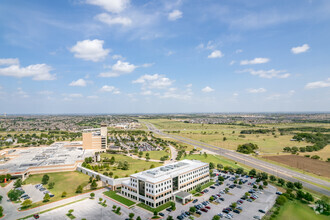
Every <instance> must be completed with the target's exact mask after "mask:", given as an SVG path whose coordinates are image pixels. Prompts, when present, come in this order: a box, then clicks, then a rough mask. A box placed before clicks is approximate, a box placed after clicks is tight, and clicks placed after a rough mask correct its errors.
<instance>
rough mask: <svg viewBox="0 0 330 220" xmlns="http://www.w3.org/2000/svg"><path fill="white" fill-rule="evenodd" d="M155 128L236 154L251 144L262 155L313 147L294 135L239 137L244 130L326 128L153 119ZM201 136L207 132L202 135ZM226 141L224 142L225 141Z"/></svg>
mask: <svg viewBox="0 0 330 220" xmlns="http://www.w3.org/2000/svg"><path fill="white" fill-rule="evenodd" d="M146 121H148V122H150V123H152V124H154V125H155V126H156V127H157V128H160V129H163V130H164V131H169V132H171V131H180V133H179V134H178V133H175V135H180V136H183V137H187V138H191V139H194V140H198V141H201V142H204V143H208V144H212V145H215V146H218V147H222V148H226V149H231V150H236V148H237V146H238V145H239V144H244V143H248V142H252V143H255V144H257V145H258V146H259V151H260V152H261V153H266V154H268V153H278V152H281V151H282V149H283V148H284V147H293V146H296V147H302V146H307V145H310V144H309V143H307V142H296V141H290V140H291V139H292V137H293V135H292V134H285V135H280V134H279V132H278V131H276V132H275V135H272V134H271V133H268V134H244V136H245V137H242V136H240V132H241V130H248V129H260V128H266V129H272V128H273V127H274V128H285V127H310V126H313V127H326V126H327V125H324V124H308V123H306V124H297V123H291V124H263V125H257V126H256V127H247V126H240V125H223V124H204V125H202V124H192V123H184V122H181V121H176V120H169V119H152V120H146ZM202 132H206V133H204V134H202ZM224 137H226V138H227V140H226V141H224V140H223V138H224ZM329 154H330V153H329Z"/></svg>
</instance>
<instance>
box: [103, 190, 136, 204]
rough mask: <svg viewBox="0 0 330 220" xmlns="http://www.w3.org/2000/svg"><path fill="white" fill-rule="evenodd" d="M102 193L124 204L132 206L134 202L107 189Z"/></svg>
mask: <svg viewBox="0 0 330 220" xmlns="http://www.w3.org/2000/svg"><path fill="white" fill-rule="evenodd" d="M103 194H104V195H106V196H108V197H110V198H112V199H114V200H116V201H118V202H120V203H122V204H124V205H126V206H132V205H134V204H135V202H133V201H131V200H129V199H126V198H125V197H122V196H121V195H118V194H117V193H116V192H115V191H107V192H104V193H103Z"/></svg>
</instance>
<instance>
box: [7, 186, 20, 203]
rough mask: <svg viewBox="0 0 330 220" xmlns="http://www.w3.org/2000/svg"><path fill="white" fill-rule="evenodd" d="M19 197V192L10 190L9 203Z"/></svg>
mask: <svg viewBox="0 0 330 220" xmlns="http://www.w3.org/2000/svg"><path fill="white" fill-rule="evenodd" d="M20 196H21V191H19V190H17V189H12V190H10V191H9V192H8V198H9V199H10V200H11V201H17V200H18V199H19V197H20Z"/></svg>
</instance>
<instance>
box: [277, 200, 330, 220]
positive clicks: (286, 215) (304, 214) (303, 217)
mask: <svg viewBox="0 0 330 220" xmlns="http://www.w3.org/2000/svg"><path fill="white" fill-rule="evenodd" d="M282 219H290V220H312V219H313V220H326V219H327V220H328V219H329V217H327V216H324V215H317V214H316V213H315V212H314V211H313V210H312V208H311V207H309V206H307V205H306V204H303V203H301V202H299V201H292V202H291V201H289V202H287V203H286V204H285V205H284V206H283V207H281V209H280V213H279V214H278V215H277V216H276V218H275V220H282Z"/></svg>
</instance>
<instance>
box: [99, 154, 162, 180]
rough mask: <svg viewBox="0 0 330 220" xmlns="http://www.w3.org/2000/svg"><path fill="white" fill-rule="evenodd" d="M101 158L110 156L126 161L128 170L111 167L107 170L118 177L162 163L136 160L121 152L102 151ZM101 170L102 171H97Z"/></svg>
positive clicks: (117, 160)
mask: <svg viewBox="0 0 330 220" xmlns="http://www.w3.org/2000/svg"><path fill="white" fill-rule="evenodd" d="M101 157H102V158H106V157H107V158H111V157H114V158H115V160H116V162H119V161H121V162H124V161H127V162H128V164H129V169H128V170H121V169H114V168H113V167H111V168H110V170H109V171H107V172H113V176H114V177H115V176H118V177H119V178H121V177H126V176H129V175H131V174H134V173H135V172H141V171H144V170H148V169H150V166H151V165H154V166H155V167H158V166H161V165H163V163H157V162H151V161H149V162H146V161H145V160H138V159H133V158H131V157H128V156H125V155H122V154H108V153H103V154H101ZM99 172H101V173H102V172H103V171H99Z"/></svg>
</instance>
